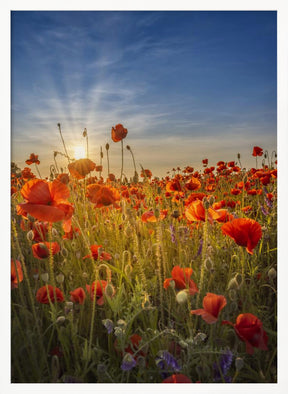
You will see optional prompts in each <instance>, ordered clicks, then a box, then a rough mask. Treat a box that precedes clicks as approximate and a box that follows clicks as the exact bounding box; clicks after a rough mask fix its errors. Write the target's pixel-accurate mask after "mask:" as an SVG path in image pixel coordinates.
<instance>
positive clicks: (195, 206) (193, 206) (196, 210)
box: [185, 200, 222, 223]
mask: <svg viewBox="0 0 288 394" xmlns="http://www.w3.org/2000/svg"><path fill="white" fill-rule="evenodd" d="M207 204H208V207H207V209H208V220H209V222H210V223H212V222H213V220H216V219H218V218H220V217H221V216H222V214H221V213H217V211H215V210H214V209H212V208H211V207H209V203H208V202H207ZM185 216H186V218H187V219H188V220H190V221H191V222H198V221H205V217H206V216H205V207H204V203H203V202H202V201H200V200H195V201H192V202H191V203H190V204H189V205H188V206H187V207H186V209H185Z"/></svg>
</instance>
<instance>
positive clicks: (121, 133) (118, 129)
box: [111, 124, 128, 142]
mask: <svg viewBox="0 0 288 394" xmlns="http://www.w3.org/2000/svg"><path fill="white" fill-rule="evenodd" d="M127 133H128V130H127V129H125V128H124V127H123V125H122V124H117V125H116V126H115V127H112V129H111V138H112V140H113V141H114V142H119V141H121V140H123V139H124V138H125V137H126V135H127Z"/></svg>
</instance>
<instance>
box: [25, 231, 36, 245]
mask: <svg viewBox="0 0 288 394" xmlns="http://www.w3.org/2000/svg"><path fill="white" fill-rule="evenodd" d="M26 237H27V239H28V241H31V242H32V241H33V239H34V233H33V230H30V231H28V233H27V235H26Z"/></svg>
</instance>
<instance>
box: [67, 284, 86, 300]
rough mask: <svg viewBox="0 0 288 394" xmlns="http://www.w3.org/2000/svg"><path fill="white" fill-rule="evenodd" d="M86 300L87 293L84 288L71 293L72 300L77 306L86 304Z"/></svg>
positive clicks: (78, 288)
mask: <svg viewBox="0 0 288 394" xmlns="http://www.w3.org/2000/svg"><path fill="white" fill-rule="evenodd" d="M85 298H86V294H85V291H84V289H83V288H82V287H77V289H75V290H73V291H70V300H71V301H72V302H75V303H77V304H84V301H85Z"/></svg>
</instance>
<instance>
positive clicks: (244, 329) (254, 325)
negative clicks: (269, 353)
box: [222, 313, 268, 354]
mask: <svg viewBox="0 0 288 394" xmlns="http://www.w3.org/2000/svg"><path fill="white" fill-rule="evenodd" d="M222 324H229V325H230V326H232V327H233V328H234V330H235V332H236V334H237V335H238V337H239V338H240V339H241V341H244V342H245V344H246V352H247V353H248V354H253V353H254V349H253V348H254V347H255V348H259V349H261V350H268V347H267V342H268V336H267V333H266V332H265V331H264V329H263V327H262V326H263V323H262V322H261V320H259V319H258V318H257V317H256V316H254V315H252V313H243V314H241V315H238V317H237V319H236V323H235V324H233V323H231V322H230V321H227V320H223V321H222Z"/></svg>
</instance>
